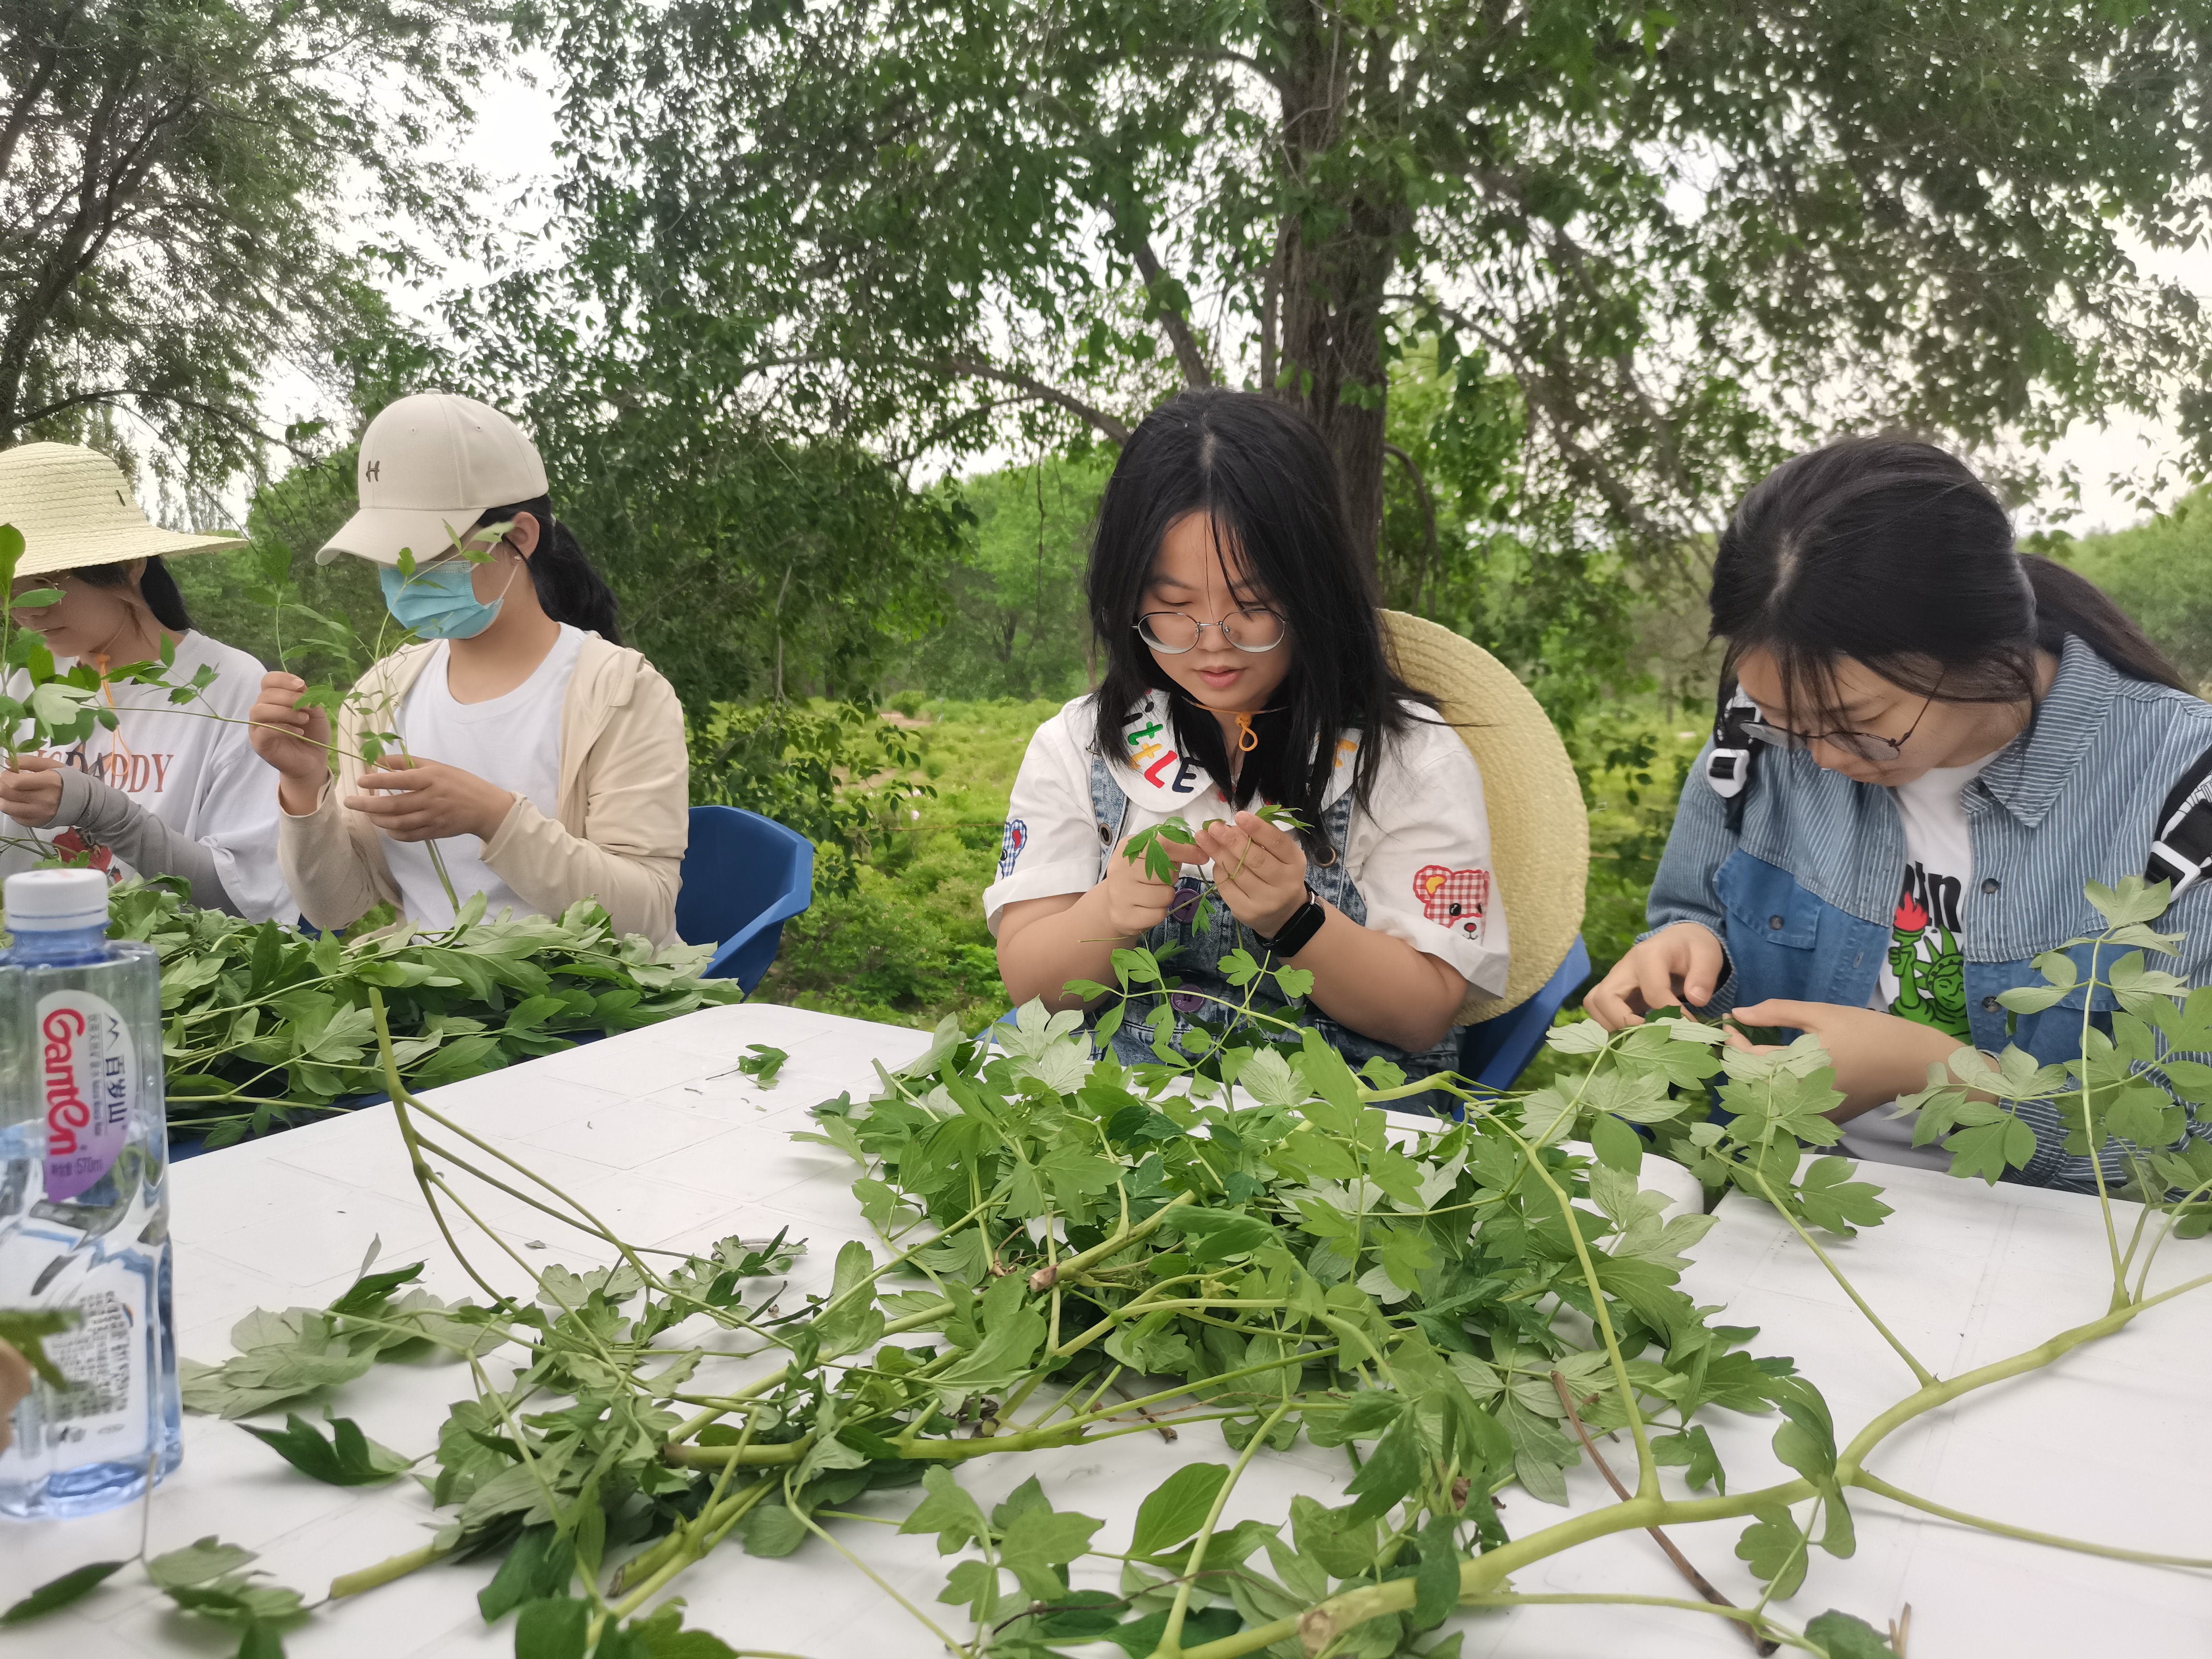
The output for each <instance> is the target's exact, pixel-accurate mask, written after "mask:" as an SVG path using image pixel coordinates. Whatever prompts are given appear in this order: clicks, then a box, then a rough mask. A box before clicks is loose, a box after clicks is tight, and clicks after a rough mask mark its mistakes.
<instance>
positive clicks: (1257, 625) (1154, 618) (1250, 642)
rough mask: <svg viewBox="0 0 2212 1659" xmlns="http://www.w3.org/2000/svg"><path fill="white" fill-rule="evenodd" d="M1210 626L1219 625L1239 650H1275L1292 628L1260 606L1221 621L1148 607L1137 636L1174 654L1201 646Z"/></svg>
mask: <svg viewBox="0 0 2212 1659" xmlns="http://www.w3.org/2000/svg"><path fill="white" fill-rule="evenodd" d="M1209 628H1214V629H1219V630H1220V631H1221V637H1222V638H1223V639H1225V640H1226V641H1228V642H1229V643H1230V644H1231V645H1232V646H1234V647H1236V648H1237V650H1239V651H1246V652H1251V653H1259V652H1261V651H1273V649H1274V648H1275V647H1277V646H1279V645H1280V644H1281V643H1282V642H1283V636H1284V635H1285V634H1286V633H1288V632H1289V631H1290V629H1289V627H1288V625H1287V624H1285V622H1284V621H1283V619H1282V618H1281V617H1279V616H1277V615H1276V614H1275V613H1274V612H1273V611H1262V610H1260V609H1258V608H1256V607H1255V608H1254V609H1251V610H1246V611H1232V612H1231V614H1230V615H1228V616H1226V617H1222V618H1221V619H1220V620H1219V621H1218V622H1200V621H1199V620H1198V618H1197V617H1186V616H1185V615H1183V613H1182V611H1146V612H1145V614H1144V615H1143V616H1141V617H1138V618H1137V637H1138V638H1139V639H1140V640H1142V641H1144V642H1145V643H1146V645H1149V646H1150V647H1152V649H1153V650H1155V651H1164V652H1166V653H1168V654H1169V655H1170V656H1171V657H1180V656H1181V655H1182V653H1184V652H1186V651H1195V650H1196V649H1198V642H1199V641H1200V640H1202V639H1204V638H1205V637H1206V629H1209Z"/></svg>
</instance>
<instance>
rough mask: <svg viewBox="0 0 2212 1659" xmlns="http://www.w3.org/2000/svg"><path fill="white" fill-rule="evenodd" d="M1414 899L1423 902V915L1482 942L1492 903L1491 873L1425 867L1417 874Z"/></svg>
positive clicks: (1439, 866) (1432, 865)
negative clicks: (1487, 909)
mask: <svg viewBox="0 0 2212 1659" xmlns="http://www.w3.org/2000/svg"><path fill="white" fill-rule="evenodd" d="M1413 896H1414V897H1416V898H1418V899H1419V900H1420V902H1421V914H1422V915H1425V916H1426V917H1427V918H1428V919H1429V920H1430V921H1433V922H1435V923H1436V924H1437V926H1438V927H1448V928H1450V929H1452V930H1453V931H1454V932H1455V933H1465V934H1466V935H1467V936H1468V938H1469V939H1480V938H1481V937H1482V913H1483V909H1484V908H1485V907H1486V905H1488V903H1489V902H1490V872H1489V871H1487V870H1449V869H1446V868H1445V867H1444V866H1443V865H1441V864H1425V865H1423V866H1421V867H1420V868H1419V870H1417V871H1415V872H1413Z"/></svg>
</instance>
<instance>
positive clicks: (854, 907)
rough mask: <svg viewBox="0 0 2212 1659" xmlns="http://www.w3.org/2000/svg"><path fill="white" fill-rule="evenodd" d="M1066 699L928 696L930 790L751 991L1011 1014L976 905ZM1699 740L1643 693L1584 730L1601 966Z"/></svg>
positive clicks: (1588, 923)
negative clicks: (1032, 742) (1022, 781)
mask: <svg viewBox="0 0 2212 1659" xmlns="http://www.w3.org/2000/svg"><path fill="white" fill-rule="evenodd" d="M1058 706H1059V705H1058V704H1056V703H1054V702H1050V701H1047V700H1040V701H1036V702H1020V701H1018V700H1016V699H1013V698H1003V699H1000V701H997V702H951V701H941V702H929V703H926V704H923V705H921V709H920V716H919V717H920V719H921V720H922V721H923V722H925V723H924V724H922V725H921V726H919V727H918V728H917V729H916V730H915V733H914V735H915V737H916V738H918V739H919V740H920V742H921V746H922V753H923V771H924V773H925V775H927V778H928V780H929V782H930V784H931V786H932V787H933V788H934V789H935V790H936V791H937V793H936V796H935V797H934V798H933V799H928V800H925V801H923V802H921V804H920V805H919V806H918V807H917V808H916V809H915V814H916V815H915V817H912V818H911V819H909V821H908V823H906V824H904V825H902V826H901V827H900V829H898V830H897V831H896V833H893V834H890V835H887V836H884V837H882V839H881V841H880V842H878V844H877V845H875V846H873V847H872V848H870V849H869V851H868V855H867V859H866V862H865V863H864V864H863V865H862V866H861V869H860V890H859V891H858V892H857V893H855V894H853V895H851V896H840V895H836V894H817V896H816V898H815V901H814V904H813V907H812V908H811V909H809V910H808V911H807V912H806V914H805V915H802V916H799V917H797V918H795V919H794V920H793V921H791V922H789V923H788V924H787V925H786V927H785V928H784V930H783V946H782V949H781V952H780V953H779V954H778V956H777V958H776V963H775V967H774V968H773V969H770V970H769V975H768V977H767V978H766V979H764V980H763V981H762V982H761V987H760V989H759V990H758V992H757V993H756V994H757V995H758V996H760V997H761V998H763V1000H768V1001H771V1002H787V1003H796V1004H798V1005H799V1006H801V1007H805V1008H818V1009H821V1010H823V1011H824V1012H829V1013H837V1014H848V1015H852V1016H854V1018H860V1019H872V1020H880V1021H884V1022H885V1023H887V1024H897V1025H921V1026H933V1025H934V1024H937V1022H938V1021H939V1019H941V1018H944V1017H945V1015H946V1014H948V1013H949V1014H957V1015H958V1016H959V1017H960V1018H961V1020H962V1023H963V1024H965V1025H967V1026H968V1027H969V1028H970V1029H971V1030H980V1029H981V1027H982V1026H983V1025H985V1024H987V1023H988V1022H989V1021H991V1020H992V1019H994V1018H997V1017H998V1016H999V1015H1000V1013H1002V1012H1005V1011H1006V987H1004V986H1003V985H1001V984H1000V981H999V969H998V960H997V957H996V956H995V955H994V951H993V950H992V945H991V936H990V933H989V932H988V930H987V929H986V928H985V927H984V926H983V913H982V908H981V903H980V902H979V901H980V899H981V894H982V890H983V889H984V888H985V887H986V886H987V885H988V884H989V883H990V881H991V878H992V876H993V874H994V872H995V870H996V868H997V865H998V857H999V829H1000V823H1002V822H1003V821H1004V820H1005V817H1006V799H1007V795H1008V793H1009V792H1010V791H1011V790H1012V787H1013V781H1014V774H1015V772H1016V771H1017V770H1018V769H1019V768H1020V765H1021V760H1022V752H1023V750H1024V748H1025V747H1026V746H1027V745H1028V743H1029V738H1030V732H1033V731H1035V730H1036V727H1037V726H1039V725H1040V724H1041V723H1042V721H1043V720H1045V719H1046V718H1047V717H1048V715H1050V714H1052V713H1053V711H1054V709H1055V708H1057V707H1058ZM1703 736H1704V733H1703V732H1702V731H1701V730H1699V729H1697V717H1694V716H1691V715H1686V714H1682V713H1681V712H1680V710H1670V709H1668V708H1662V707H1660V706H1659V705H1658V704H1657V703H1656V701H1653V700H1649V699H1646V700H1640V701H1637V702H1629V703H1624V704H1622V705H1620V707H1618V708H1614V709H1612V710H1609V711H1607V712H1606V713H1605V714H1601V715H1600V716H1598V717H1596V718H1595V719H1594V720H1590V721H1589V722H1587V723H1586V724H1585V725H1584V726H1583V729H1582V730H1580V731H1579V732H1577V733H1576V734H1575V738H1574V741H1573V744H1572V747H1573V748H1574V750H1575V751H1576V755H1577V763H1578V766H1579V768H1580V769H1581V771H1582V774H1583V778H1584V787H1585V793H1587V795H1588V797H1589V808H1590V850H1591V858H1590V879H1589V909H1588V912H1587V915H1586V918H1585V921H1584V923H1583V937H1584V938H1585V939H1587V940H1588V942H1589V947H1590V955H1591V957H1592V958H1593V960H1594V962H1595V964H1596V969H1597V971H1599V972H1603V971H1604V969H1606V968H1607V966H1609V965H1610V964H1611V963H1612V962H1613V959H1614V958H1615V957H1618V956H1619V955H1620V952H1621V951H1624V950H1625V949H1626V948H1627V945H1628V944H1629V943H1630V941H1632V939H1634V938H1635V937H1636V934H1637V933H1638V932H1639V931H1640V930H1641V929H1642V927H1643V921H1644V895H1645V894H1646V893H1647V892H1648V891H1649V890H1650V885H1651V874H1652V872H1653V870H1654V869H1655V868H1656V866H1657V863H1658V859H1659V854H1660V853H1661V852H1662V850H1663V849H1664V848H1665V846H1666V840H1667V830H1668V825H1669V824H1671V823H1673V821H1674V801H1675V798H1676V796H1677V795H1678V794H1679V793H1680V788H1681V779H1682V776H1683V775H1684V772H1685V770H1686V768H1687V766H1688V763H1689V761H1690V758H1691V757H1692V756H1693V755H1694V754H1695V753H1696V751H1697V748H1698V744H1699V742H1700V741H1701V740H1702V738H1703Z"/></svg>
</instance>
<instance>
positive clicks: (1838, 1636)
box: [1805, 1607, 1896, 1659]
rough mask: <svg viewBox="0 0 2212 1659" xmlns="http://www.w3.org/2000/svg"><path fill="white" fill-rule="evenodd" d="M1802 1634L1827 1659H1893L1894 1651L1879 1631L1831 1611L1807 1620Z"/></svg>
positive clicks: (1854, 1617)
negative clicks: (1819, 1649)
mask: <svg viewBox="0 0 2212 1659" xmlns="http://www.w3.org/2000/svg"><path fill="white" fill-rule="evenodd" d="M1805 1634H1806V1636H1807V1638H1808V1639H1810V1640H1812V1641H1814V1642H1816V1643H1818V1644H1820V1647H1821V1649H1822V1650H1823V1651H1825V1652H1826V1654H1827V1656H1828V1659H1896V1650H1895V1649H1893V1648H1892V1647H1891V1646H1890V1645H1889V1642H1888V1640H1887V1638H1885V1637H1884V1636H1883V1635H1882V1634H1881V1632H1880V1631H1877V1630H1876V1629H1875V1627H1874V1626H1872V1625H1869V1623H1867V1621H1866V1620H1863V1619H1860V1618H1857V1617H1856V1616H1854V1615H1853V1614H1850V1613H1839V1612H1838V1611H1837V1610H1836V1609H1835V1608H1833V1607H1831V1608H1829V1609H1828V1611H1827V1612H1826V1613H1820V1614H1818V1615H1816V1616H1815V1617H1814V1618H1811V1619H1808V1620H1806V1621H1805Z"/></svg>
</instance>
